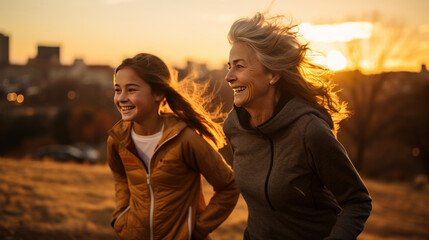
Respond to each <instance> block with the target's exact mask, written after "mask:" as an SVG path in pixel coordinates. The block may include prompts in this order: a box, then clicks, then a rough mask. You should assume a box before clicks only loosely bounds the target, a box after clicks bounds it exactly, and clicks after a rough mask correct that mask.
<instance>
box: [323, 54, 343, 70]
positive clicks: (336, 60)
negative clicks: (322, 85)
mask: <svg viewBox="0 0 429 240" xmlns="http://www.w3.org/2000/svg"><path fill="white" fill-rule="evenodd" d="M326 65H327V66H328V68H329V69H331V70H333V71H339V70H343V69H344V68H346V66H347V60H346V58H345V57H344V55H343V54H342V53H341V52H340V51H338V50H332V51H330V52H329V53H328V55H327V56H326Z"/></svg>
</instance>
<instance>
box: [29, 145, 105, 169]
mask: <svg viewBox="0 0 429 240" xmlns="http://www.w3.org/2000/svg"><path fill="white" fill-rule="evenodd" d="M32 156H33V158H35V159H43V158H52V159H54V160H56V161H59V162H70V161H75V162H78V163H84V162H88V163H91V164H93V163H97V162H98V161H99V156H100V154H99V152H98V151H97V150H96V149H95V148H93V147H91V146H90V145H87V144H83V143H79V144H76V146H75V145H50V146H45V147H41V148H39V149H37V150H36V151H35V152H33V154H32Z"/></svg>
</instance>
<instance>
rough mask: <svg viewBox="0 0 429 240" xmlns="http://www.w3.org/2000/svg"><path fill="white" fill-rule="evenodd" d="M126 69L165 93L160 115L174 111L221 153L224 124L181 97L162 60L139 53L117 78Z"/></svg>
mask: <svg viewBox="0 0 429 240" xmlns="http://www.w3.org/2000/svg"><path fill="white" fill-rule="evenodd" d="M125 67H129V68H131V69H133V70H134V71H135V72H136V74H137V75H138V76H139V77H140V78H141V79H143V80H144V81H145V82H146V83H148V84H149V86H150V87H151V90H152V91H153V92H159V93H163V94H164V96H165V98H164V100H163V101H162V103H161V107H160V114H164V113H166V112H172V113H173V114H174V115H175V116H176V117H178V118H180V119H181V120H182V121H184V122H185V123H186V124H187V125H188V126H189V127H191V128H193V129H195V130H196V132H197V133H198V134H200V135H201V136H202V137H203V138H204V139H205V140H206V141H208V143H210V144H211V145H212V147H213V148H215V149H217V150H218V149H220V148H222V147H223V146H224V145H225V137H224V134H223V131H222V129H221V127H220V125H219V124H218V123H215V122H214V121H212V120H211V119H210V118H209V117H208V116H209V114H208V113H207V112H206V111H205V110H204V109H202V108H201V107H198V105H196V104H195V103H194V101H193V100H192V99H190V98H188V97H186V96H185V95H182V94H180V93H179V92H178V91H177V90H176V89H175V88H174V87H173V83H172V77H171V73H170V70H169V69H168V67H167V65H166V64H165V63H164V62H163V61H162V60H161V59H160V58H159V57H157V56H154V55H152V54H149V53H139V54H137V55H136V56H134V57H133V58H127V59H125V60H123V61H122V63H121V64H120V65H119V66H118V67H117V68H116V69H115V75H114V78H115V79H116V74H117V72H118V71H119V70H120V69H123V68H125ZM185 94H186V93H185ZM162 109H167V111H162ZM168 110H171V111H168Z"/></svg>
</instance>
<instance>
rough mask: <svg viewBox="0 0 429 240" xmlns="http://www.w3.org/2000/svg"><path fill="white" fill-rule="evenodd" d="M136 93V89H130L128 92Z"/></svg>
mask: <svg viewBox="0 0 429 240" xmlns="http://www.w3.org/2000/svg"><path fill="white" fill-rule="evenodd" d="M134 91H136V89H134V88H129V89H128V92H134Z"/></svg>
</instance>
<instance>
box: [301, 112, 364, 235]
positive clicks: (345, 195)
mask: <svg viewBox="0 0 429 240" xmlns="http://www.w3.org/2000/svg"><path fill="white" fill-rule="evenodd" d="M304 141H305V144H306V147H307V150H308V152H309V154H310V155H311V157H310V158H311V159H313V161H312V162H311V165H312V166H313V167H314V169H315V172H316V174H317V175H318V176H319V178H320V180H321V181H322V182H323V184H324V185H325V186H326V187H327V188H328V189H329V190H330V191H331V192H332V193H333V194H334V196H335V198H336V200H337V202H338V203H339V205H340V206H341V208H342V211H341V213H340V214H339V215H338V217H337V221H336V223H335V225H334V227H333V228H332V230H331V233H330V235H329V237H327V238H325V239H356V238H357V236H358V235H359V234H360V233H361V232H362V230H363V228H364V224H365V222H366V220H367V218H368V217H369V214H370V212H371V208H372V205H371V201H372V200H371V198H370V196H369V193H368V190H367V189H366V187H365V185H364V183H363V181H362V179H361V178H360V176H359V174H358V172H357V171H356V169H355V168H354V166H353V164H352V163H351V161H350V159H349V158H348V156H347V153H346V151H345V150H344V148H343V146H342V145H341V144H340V143H339V142H338V141H337V139H336V138H335V136H334V134H333V133H332V131H331V129H330V128H329V127H328V125H327V124H324V122H322V120H316V119H313V120H312V121H310V123H309V124H308V125H307V128H306V131H305V140H304Z"/></svg>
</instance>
